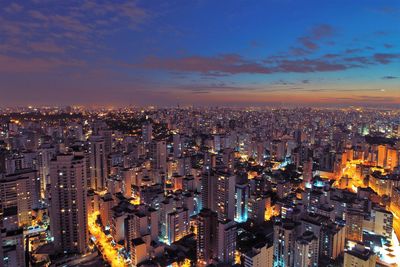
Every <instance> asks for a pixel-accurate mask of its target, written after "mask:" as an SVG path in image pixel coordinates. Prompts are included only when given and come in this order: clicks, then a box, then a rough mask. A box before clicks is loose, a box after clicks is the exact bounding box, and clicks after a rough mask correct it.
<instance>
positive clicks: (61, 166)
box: [50, 154, 88, 253]
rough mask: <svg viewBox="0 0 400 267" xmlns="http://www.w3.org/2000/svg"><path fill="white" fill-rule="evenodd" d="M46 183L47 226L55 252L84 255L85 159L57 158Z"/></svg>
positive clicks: (79, 157) (78, 157)
mask: <svg viewBox="0 0 400 267" xmlns="http://www.w3.org/2000/svg"><path fill="white" fill-rule="evenodd" d="M50 180H51V201H50V218H51V220H50V222H51V231H52V235H53V237H54V245H55V249H56V250H57V251H60V252H64V253H84V252H85V251H86V250H87V242H88V227H87V210H86V209H87V207H86V195H87V188H86V182H87V180H86V168H85V158H84V157H83V156H74V155H73V154H61V155H58V156H57V157H56V159H54V160H52V161H51V163H50Z"/></svg>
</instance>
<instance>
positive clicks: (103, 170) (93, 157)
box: [89, 136, 107, 191]
mask: <svg viewBox="0 0 400 267" xmlns="http://www.w3.org/2000/svg"><path fill="white" fill-rule="evenodd" d="M89 143H90V146H89V156H90V176H91V185H90V187H91V188H92V189H94V190H98V191H102V190H104V189H105V188H106V185H107V183H106V181H107V155H106V150H105V142H104V139H103V138H102V137H100V136H91V137H90V139H89Z"/></svg>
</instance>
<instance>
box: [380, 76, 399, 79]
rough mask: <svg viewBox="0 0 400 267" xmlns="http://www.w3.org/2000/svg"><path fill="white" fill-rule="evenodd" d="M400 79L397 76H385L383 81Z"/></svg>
mask: <svg viewBox="0 0 400 267" xmlns="http://www.w3.org/2000/svg"><path fill="white" fill-rule="evenodd" d="M398 78H399V77H397V76H383V77H382V79H384V80H393V79H398Z"/></svg>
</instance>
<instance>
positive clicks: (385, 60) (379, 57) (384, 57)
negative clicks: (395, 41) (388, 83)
mask: <svg viewBox="0 0 400 267" xmlns="http://www.w3.org/2000/svg"><path fill="white" fill-rule="evenodd" d="M398 58H400V54H389V53H376V54H374V59H375V60H376V61H377V62H379V63H381V64H389V63H391V62H392V61H393V60H395V59H398Z"/></svg>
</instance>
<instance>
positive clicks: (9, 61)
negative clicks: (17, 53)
mask: <svg viewBox="0 0 400 267" xmlns="http://www.w3.org/2000/svg"><path fill="white" fill-rule="evenodd" d="M84 65H85V63H84V62H83V61H80V60H71V59H63V60H62V59H55V58H47V59H44V58H17V57H11V56H6V55H1V54H0V72H3V73H27V72H30V73H31V72H49V71H55V70H56V69H58V68H62V67H75V68H76V67H82V66H84Z"/></svg>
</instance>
